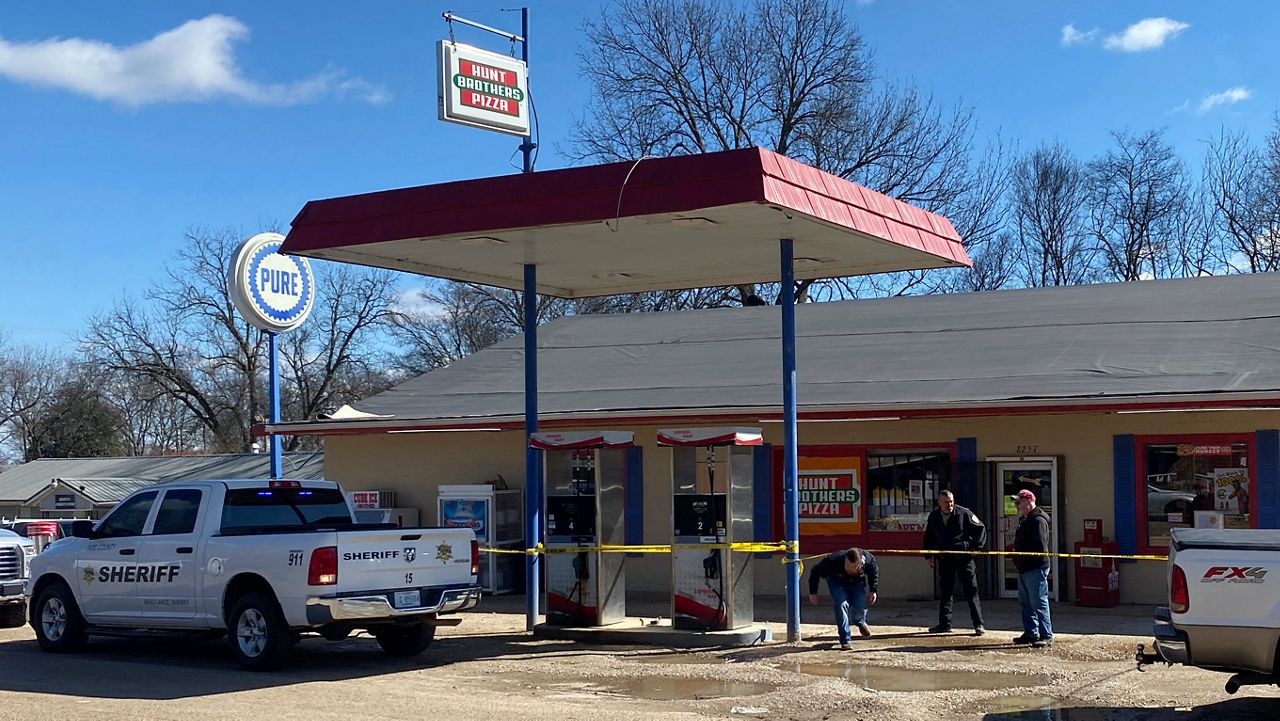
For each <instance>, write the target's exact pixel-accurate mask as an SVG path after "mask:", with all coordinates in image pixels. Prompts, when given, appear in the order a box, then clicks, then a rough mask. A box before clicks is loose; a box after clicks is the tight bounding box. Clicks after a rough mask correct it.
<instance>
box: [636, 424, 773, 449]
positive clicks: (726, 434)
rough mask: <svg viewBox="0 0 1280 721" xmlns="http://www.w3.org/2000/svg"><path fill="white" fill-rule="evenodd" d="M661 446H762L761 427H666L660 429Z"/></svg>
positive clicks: (659, 441) (659, 442) (659, 439)
mask: <svg viewBox="0 0 1280 721" xmlns="http://www.w3.org/2000/svg"><path fill="white" fill-rule="evenodd" d="M658 445H660V446H760V445H764V436H763V435H761V433H760V429H759V428H723V427H721V428H664V429H662V430H660V431H658Z"/></svg>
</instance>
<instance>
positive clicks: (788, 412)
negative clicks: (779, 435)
mask: <svg viewBox="0 0 1280 721" xmlns="http://www.w3.org/2000/svg"><path fill="white" fill-rule="evenodd" d="M780 245H781V247H782V283H781V285H782V295H781V297H780V298H779V299H778V303H779V305H781V306H782V430H783V444H784V445H783V448H782V498H783V506H784V509H785V510H784V512H783V515H784V517H785V521H786V522H785V526H786V528H785V531H786V541H787V642H788V643H796V642H797V641H799V640H800V563H799V561H800V499H799V494H798V493H797V492H796V486H797V485H798V478H799V476H800V464H799V450H798V449H797V447H796V435H797V434H796V430H797V429H796V297H795V295H796V293H795V289H796V283H795V281H796V275H795V265H794V263H793V249H792V242H791V239H790V238H783V239H782V240H781V242H780Z"/></svg>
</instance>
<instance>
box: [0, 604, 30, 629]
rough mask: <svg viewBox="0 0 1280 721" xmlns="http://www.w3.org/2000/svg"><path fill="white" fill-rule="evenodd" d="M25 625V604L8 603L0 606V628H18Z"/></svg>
mask: <svg viewBox="0 0 1280 721" xmlns="http://www.w3.org/2000/svg"><path fill="white" fill-rule="evenodd" d="M25 625H27V604H25V603H10V604H7V605H4V606H0V628H18V627H20V626H25Z"/></svg>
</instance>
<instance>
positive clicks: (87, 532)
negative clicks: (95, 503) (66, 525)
mask: <svg viewBox="0 0 1280 721" xmlns="http://www.w3.org/2000/svg"><path fill="white" fill-rule="evenodd" d="M71 535H72V536H74V537H76V538H93V521H72V522H71Z"/></svg>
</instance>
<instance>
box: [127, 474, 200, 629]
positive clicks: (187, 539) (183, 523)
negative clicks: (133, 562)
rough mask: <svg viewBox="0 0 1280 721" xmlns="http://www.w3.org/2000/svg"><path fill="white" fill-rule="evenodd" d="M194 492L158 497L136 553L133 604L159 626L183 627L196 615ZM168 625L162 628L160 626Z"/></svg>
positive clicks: (173, 492) (196, 513)
mask: <svg viewBox="0 0 1280 721" xmlns="http://www.w3.org/2000/svg"><path fill="white" fill-rule="evenodd" d="M203 498H204V492H203V491H201V490H200V489H199V488H171V489H168V490H166V491H165V492H164V496H163V497H162V498H161V499H160V507H159V509H158V510H157V511H156V517H155V520H154V521H152V524H151V532H150V533H148V534H147V535H145V536H143V537H142V538H143V543H142V544H141V548H140V549H139V552H138V600H139V602H140V604H141V608H142V616H143V618H146V619H147V620H149V621H151V620H154V621H158V622H161V623H160V625H170V624H173V625H183V622H184V621H192V620H194V619H195V618H196V616H197V614H198V613H199V608H198V604H197V600H196V598H197V596H196V594H197V591H198V589H197V588H196V584H197V580H196V579H197V577H198V576H199V563H198V552H199V548H200V545H199V541H198V539H199V533H200V525H199V521H200V519H201V514H200V506H201V501H202V500H203ZM165 622H168V623H165Z"/></svg>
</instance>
